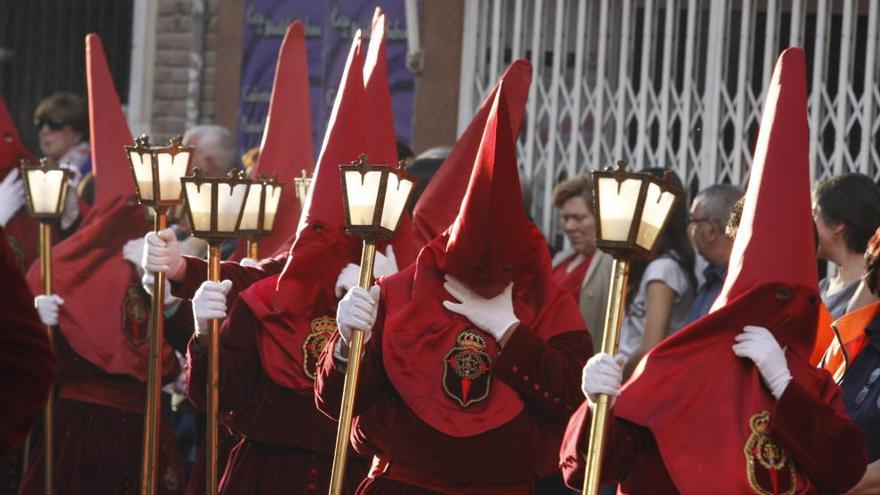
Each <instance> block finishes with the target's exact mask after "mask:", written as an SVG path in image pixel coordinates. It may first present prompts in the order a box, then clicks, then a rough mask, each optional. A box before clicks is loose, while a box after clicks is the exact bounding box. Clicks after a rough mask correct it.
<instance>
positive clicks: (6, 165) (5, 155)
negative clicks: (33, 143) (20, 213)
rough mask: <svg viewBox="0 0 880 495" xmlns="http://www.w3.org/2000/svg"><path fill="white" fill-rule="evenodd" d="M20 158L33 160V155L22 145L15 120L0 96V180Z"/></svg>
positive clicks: (16, 164) (15, 165) (17, 163)
mask: <svg viewBox="0 0 880 495" xmlns="http://www.w3.org/2000/svg"><path fill="white" fill-rule="evenodd" d="M22 158H26V159H28V160H33V159H34V157H33V155H31V154H30V152H29V151H28V150H27V148H25V147H24V144H22V142H21V138H20V137H19V136H18V130H17V129H16V128H15V121H13V120H12V116H11V115H10V114H9V109H8V108H6V102H5V101H3V97H2V96H0V180H2V179H3V177H6V173H7V172H9V171H10V170H12V169H13V168H15V167H17V166H18V165H19V163H20V162H21V159H22Z"/></svg>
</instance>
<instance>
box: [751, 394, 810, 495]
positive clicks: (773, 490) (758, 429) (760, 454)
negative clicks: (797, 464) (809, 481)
mask: <svg viewBox="0 0 880 495" xmlns="http://www.w3.org/2000/svg"><path fill="white" fill-rule="evenodd" d="M769 426H770V413H769V412H767V411H761V412H760V413H758V414H755V415H754V416H752V417H751V419H749V428H751V430H752V433H751V435H749V438H748V439H747V440H746V445H745V447H743V453H744V454H745V456H746V474H747V478H748V481H749V486H750V487H751V488H752V490H753V491H754V493H756V494H758V495H793V494H794V492H795V489H796V488H797V478H796V475H795V471H794V461H792V460H791V459H789V458H788V456H787V455H786V453H785V450H783V449H782V447H780V446H779V445H777V444H776V442H774V441H773V439H772V438H770V437H769V436H768V435H767V428H768V427H769Z"/></svg>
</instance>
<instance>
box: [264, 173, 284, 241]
mask: <svg viewBox="0 0 880 495" xmlns="http://www.w3.org/2000/svg"><path fill="white" fill-rule="evenodd" d="M266 188H267V189H266V212H265V217H264V218H263V229H264V230H266V231H271V230H272V229H274V228H275V214H276V213H278V205H279V204H280V202H281V188H280V187H278V186H274V185H272V184H269V185H267V186H266Z"/></svg>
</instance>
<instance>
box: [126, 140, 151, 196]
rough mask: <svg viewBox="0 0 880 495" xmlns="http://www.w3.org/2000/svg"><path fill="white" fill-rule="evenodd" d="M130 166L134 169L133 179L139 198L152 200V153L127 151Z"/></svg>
mask: <svg viewBox="0 0 880 495" xmlns="http://www.w3.org/2000/svg"><path fill="white" fill-rule="evenodd" d="M128 157H129V159H130V160H131V167H132V169H134V180H135V182H137V188H138V192H139V193H140V198H141V199H142V200H146V201H152V200H153V167H152V155H150V154H149V153H144V154H143V155H139V154H138V153H137V152H136V151H129V152H128Z"/></svg>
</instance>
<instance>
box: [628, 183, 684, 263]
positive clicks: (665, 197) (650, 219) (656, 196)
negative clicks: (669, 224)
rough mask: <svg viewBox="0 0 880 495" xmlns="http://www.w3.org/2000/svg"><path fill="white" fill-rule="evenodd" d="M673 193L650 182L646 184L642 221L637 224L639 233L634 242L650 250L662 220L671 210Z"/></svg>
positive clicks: (664, 219) (661, 225) (673, 198)
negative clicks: (646, 191)
mask: <svg viewBox="0 0 880 495" xmlns="http://www.w3.org/2000/svg"><path fill="white" fill-rule="evenodd" d="M674 201H675V195H674V194H672V193H671V192H668V191H667V192H664V191H663V190H661V189H660V186H658V185H657V184H655V183H653V182H651V183H649V184H648V193H647V194H646V195H645V208H644V210H642V223H641V225H639V233H638V236H637V237H636V244H638V245H639V246H641V247H643V248H645V249H648V250H650V249H651V248H652V247H653V246H654V242H655V241H656V240H657V236H658V235H659V234H660V228H661V227H663V222H665V221H666V217H667V216H668V215H669V213H670V212H671V211H672V204H673V202H674Z"/></svg>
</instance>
